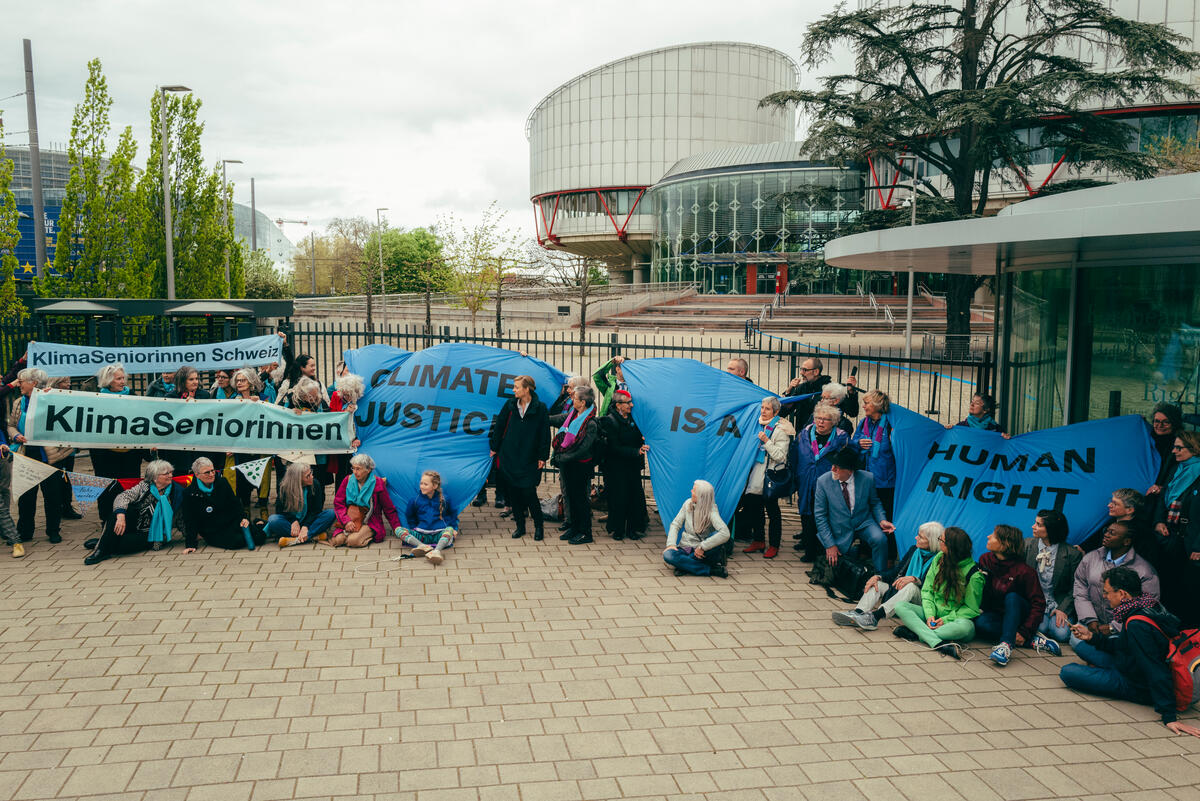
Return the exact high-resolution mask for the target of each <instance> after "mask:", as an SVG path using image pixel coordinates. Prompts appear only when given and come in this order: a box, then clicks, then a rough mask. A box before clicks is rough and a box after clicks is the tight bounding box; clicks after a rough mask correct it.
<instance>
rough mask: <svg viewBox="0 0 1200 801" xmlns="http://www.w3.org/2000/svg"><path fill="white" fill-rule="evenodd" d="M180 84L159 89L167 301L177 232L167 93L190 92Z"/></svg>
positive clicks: (171, 293)
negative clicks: (170, 158)
mask: <svg viewBox="0 0 1200 801" xmlns="http://www.w3.org/2000/svg"><path fill="white" fill-rule="evenodd" d="M190 91H192V90H191V89H189V88H187V87H186V86H181V85H179V84H172V85H171V86H160V87H158V92H159V104H158V126H159V135H160V136H161V137H162V180H163V234H164V239H165V240H166V245H167V300H175V241H174V240H175V231H174V229H173V228H172V226H171V177H170V173H169V169H170V160H169V152H168V151H169V150H170V141H169V140H168V138H167V93H168V92H190Z"/></svg>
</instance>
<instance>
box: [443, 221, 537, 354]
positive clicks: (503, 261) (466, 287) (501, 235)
mask: <svg viewBox="0 0 1200 801" xmlns="http://www.w3.org/2000/svg"><path fill="white" fill-rule="evenodd" d="M506 215H507V212H504V211H500V210H499V208H498V206H497V203H496V202H495V201H492V203H491V205H489V206H488V207H487V208H486V209H485V210H484V212H483V215H482V217H481V218H480V221H479V222H478V223H477V224H475V225H474V226H468V225H466V224H465V223H462V222H460V221H459V220H458V219H457V218H456V217H454V216H453V215H449V216H447V217H444V218H442V219H440V220H439V221H438V224H437V225H436V226H435V232H436V234H437V236H438V237H440V238H441V240H442V254H443V256H444V258H445V263H446V264H447V265H448V266H449V267H450V268H451V270H452V271H453V277H452V279H451V282H450V286H451V288H452V291H453V292H454V294H455V295H457V296H458V305H459V306H460V307H461V308H464V309H466V310H467V311H468V312H469V313H470V315H471V335H472V336H474V335H475V333H476V320H477V318H478V316H479V312H480V311H481V310H482V309H483V308H484V306H486V305H487V303H488V300H489V299H490V297H491V293H492V292H493V291H495V292H496V293H497V299H496V303H497V306H500V305H501V302H502V301H501V299H500V297H499V295H500V294H501V293H502V292H503V287H504V279H505V275H506V270H507V265H508V264H510V263H512V262H513V260H514V257H515V251H516V242H517V235H516V233H515V232H513V231H512V230H511V229H509V228H507V227H505V225H504V218H505V216H506ZM497 335H499V319H497Z"/></svg>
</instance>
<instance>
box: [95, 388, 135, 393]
mask: <svg viewBox="0 0 1200 801" xmlns="http://www.w3.org/2000/svg"><path fill="white" fill-rule="evenodd" d="M100 394H101V395H128V394H129V387H125V389H123V390H121V391H120V392H113V391H112V390H111V389H109V388H108V387H101V388H100Z"/></svg>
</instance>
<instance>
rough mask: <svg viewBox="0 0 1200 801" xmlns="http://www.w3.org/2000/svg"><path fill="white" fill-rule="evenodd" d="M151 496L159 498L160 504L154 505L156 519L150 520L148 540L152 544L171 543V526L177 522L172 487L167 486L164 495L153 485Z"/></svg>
mask: <svg viewBox="0 0 1200 801" xmlns="http://www.w3.org/2000/svg"><path fill="white" fill-rule="evenodd" d="M150 494H151V495H153V496H154V497H155V498H158V503H157V504H155V505H154V517H152V518H150V534H149V536H148V537H146V539H147V540H149V541H150V542H170V541H171V526H172V525H173V524H174V522H175V510H174V509H173V508H172V507H171V485H170V484H168V485H167V491H166V494H165V495H164V494H163V493H161V492H159V491H158V487H157V486H155V485H154V484H153V483H151V484H150Z"/></svg>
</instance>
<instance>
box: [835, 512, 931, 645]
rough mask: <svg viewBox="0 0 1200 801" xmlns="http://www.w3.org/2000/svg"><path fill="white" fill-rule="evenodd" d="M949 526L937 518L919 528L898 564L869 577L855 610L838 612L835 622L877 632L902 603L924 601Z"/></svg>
mask: <svg viewBox="0 0 1200 801" xmlns="http://www.w3.org/2000/svg"><path fill="white" fill-rule="evenodd" d="M944 533H945V529H944V528H943V527H942V524H941V523H939V522H937V521H936V520H931V521H929V522H928V523H922V524H921V527H920V528H918V529H917V538H916V543H915V544H914V545H913V546H912V547H911V548H909V549H908V553H906V554H904V557H903V558H902V559H900V561H898V562H896V566H895V567H893V568H891V569H889V570H885V571H883V572H882V573H877V574H876V575H874V576H871V577H870V578H869V579H867V583H866V585H865V586H864V587H863V594H862V597H861V598H859V599H858V603H857V604H855V607H854V611H853V612H834V613H833V622H834V623H836V624H838V625H839V626H858V627H859V628H860V629H862V630H863V631H874V630H875V629H876V627H878V625H879V621H881V620H883V619H884V618H885V617H894V616H895V614H896V607H897V606H899V605H900V604H915V603H920V600H921V587H922V585H924V583H925V579H926V577H927V574H928V573H929V566H930V565H931V564H933V557H934V556H936V555H937V554H939V553H941V547H942V535H943V534H944Z"/></svg>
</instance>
